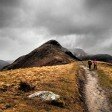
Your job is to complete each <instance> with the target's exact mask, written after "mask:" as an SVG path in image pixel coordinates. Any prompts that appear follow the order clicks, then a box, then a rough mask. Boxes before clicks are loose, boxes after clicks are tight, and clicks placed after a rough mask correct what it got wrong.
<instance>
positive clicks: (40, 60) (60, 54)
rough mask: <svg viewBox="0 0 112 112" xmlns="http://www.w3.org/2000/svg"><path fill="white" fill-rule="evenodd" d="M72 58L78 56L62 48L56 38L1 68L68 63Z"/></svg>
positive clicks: (74, 58)
mask: <svg viewBox="0 0 112 112" xmlns="http://www.w3.org/2000/svg"><path fill="white" fill-rule="evenodd" d="M74 60H78V58H76V57H75V56H74V55H73V54H72V53H71V52H70V51H69V50H67V49H66V48H63V47H62V46H61V45H60V44H59V43H58V42H57V41H56V40H50V41H48V42H46V43H44V44H43V45H41V46H40V47H38V48H36V49H35V50H33V51H32V52H30V53H29V54H27V55H24V56H21V57H19V58H18V59H16V60H15V61H14V62H13V63H12V64H10V65H9V66H6V67H4V68H3V70H10V69H17V68H26V67H36V66H52V65H60V64H68V63H71V62H73V61H74Z"/></svg>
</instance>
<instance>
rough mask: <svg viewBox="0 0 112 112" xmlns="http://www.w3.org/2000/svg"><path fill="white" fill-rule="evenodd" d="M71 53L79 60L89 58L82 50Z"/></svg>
mask: <svg viewBox="0 0 112 112" xmlns="http://www.w3.org/2000/svg"><path fill="white" fill-rule="evenodd" d="M70 51H71V52H72V53H73V54H74V55H75V56H76V57H77V58H79V59H82V57H85V56H87V53H86V52H85V51H84V50H83V49H80V48H75V49H72V50H70Z"/></svg>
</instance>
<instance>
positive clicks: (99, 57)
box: [82, 54, 112, 63]
mask: <svg viewBox="0 0 112 112" xmlns="http://www.w3.org/2000/svg"><path fill="white" fill-rule="evenodd" d="M82 59H83V60H94V59H96V60H97V61H104V62H109V63H112V56H111V55H109V54H96V55H87V56H84V57H82Z"/></svg>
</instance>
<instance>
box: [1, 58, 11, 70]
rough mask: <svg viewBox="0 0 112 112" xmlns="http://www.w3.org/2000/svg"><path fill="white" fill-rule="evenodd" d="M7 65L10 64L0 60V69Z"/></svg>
mask: <svg viewBox="0 0 112 112" xmlns="http://www.w3.org/2000/svg"><path fill="white" fill-rule="evenodd" d="M6 65H9V63H8V62H6V61H3V60H0V69H2V68H3V67H4V66H6Z"/></svg>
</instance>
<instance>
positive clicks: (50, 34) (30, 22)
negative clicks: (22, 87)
mask: <svg viewBox="0 0 112 112" xmlns="http://www.w3.org/2000/svg"><path fill="white" fill-rule="evenodd" d="M111 20H112V0H83V1H82V0H69V1H68V0H55V1H53V0H0V43H3V44H0V47H1V48H3V49H1V48H0V50H1V51H2V54H3V55H2V57H0V58H3V57H5V56H6V54H7V55H8V53H9V52H10V51H12V49H13V51H14V52H15V53H14V54H10V53H9V54H10V56H9V58H11V57H13V58H15V57H17V56H19V55H22V54H25V53H27V52H29V51H31V50H33V49H34V48H36V47H38V46H39V45H41V44H42V43H44V42H45V41H47V40H49V39H57V40H58V41H59V42H60V43H61V44H62V45H63V46H64V47H68V48H74V47H80V48H83V49H85V50H86V51H87V52H89V53H91V52H92V53H93V52H94V53H98V52H102V53H106V52H107V53H109V54H112V52H111V51H110V47H111V44H112V43H109V45H108V46H107V45H105V43H104V42H105V41H107V39H108V40H109V38H112V33H111V30H112V21H111ZM3 38H4V39H3ZM106 44H107V43H106ZM13 45H14V46H16V47H14V48H13ZM103 45H104V47H103ZM9 46H11V47H9ZM26 48H29V49H27V50H26ZM18 49H22V51H21V52H20V51H19V50H18ZM95 49H97V50H95ZM5 52H7V53H5ZM12 55H13V56H12Z"/></svg>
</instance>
